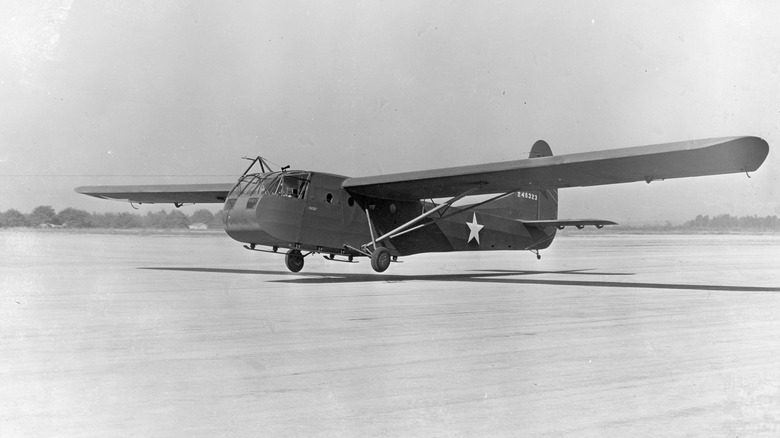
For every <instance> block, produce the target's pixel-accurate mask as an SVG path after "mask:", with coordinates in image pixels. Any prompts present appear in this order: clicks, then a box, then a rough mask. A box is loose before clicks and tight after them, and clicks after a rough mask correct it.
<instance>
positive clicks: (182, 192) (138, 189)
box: [76, 183, 235, 204]
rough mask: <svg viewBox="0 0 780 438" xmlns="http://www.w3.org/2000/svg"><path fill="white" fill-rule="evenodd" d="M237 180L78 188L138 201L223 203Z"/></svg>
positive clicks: (99, 195)
mask: <svg viewBox="0 0 780 438" xmlns="http://www.w3.org/2000/svg"><path fill="white" fill-rule="evenodd" d="M233 186H235V183H215V184H162V185H141V186H91V187H78V188H77V189H76V192H78V193H81V194H84V195H89V196H94V197H96V198H102V199H116V200H121V201H129V202H134V203H138V204H161V203H167V204H208V203H214V204H222V203H224V202H225V198H227V195H228V193H229V192H230V190H231V189H232V188H233Z"/></svg>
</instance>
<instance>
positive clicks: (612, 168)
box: [342, 137, 769, 200]
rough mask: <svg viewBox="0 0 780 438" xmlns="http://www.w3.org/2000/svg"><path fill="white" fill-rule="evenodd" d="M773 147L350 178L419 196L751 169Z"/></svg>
mask: <svg viewBox="0 0 780 438" xmlns="http://www.w3.org/2000/svg"><path fill="white" fill-rule="evenodd" d="M768 153H769V145H768V144H767V142H766V141H764V140H763V139H761V138H758V137H726V138H711V139H704V140H692V141H685V142H676V143H665V144H657V145H650V146H639V147H631V148H622V149H611V150H604V151H597V152H585V153H578V154H570V155H558V156H548V157H537V158H529V159H525V160H516V161H505V162H500V163H490V164H478V165H472V166H462V167H451V168H445V169H435V170H427V171H418V172H405V173H396V174H389V175H379V176H369V177H360V178H348V179H346V180H345V181H344V182H343V183H342V187H343V188H344V189H346V190H347V191H348V192H350V193H352V194H354V195H363V196H367V197H372V198H380V199H394V200H418V199H428V198H445V197H454V196H458V195H461V194H463V193H464V192H466V191H468V190H470V189H474V188H475V187H476V189H475V190H474V191H472V192H470V193H469V194H470V195H479V194H489V193H503V192H511V191H515V190H539V189H545V188H564V187H586V186H596V185H604V184H618V183H628V182H635V181H647V182H650V181H654V180H664V179H671V178H684V177H691V176H704V175H719V174H725V173H738V172H752V171H754V170H756V169H758V167H759V166H761V163H763V162H764V159H765V158H766V156H767V154H768Z"/></svg>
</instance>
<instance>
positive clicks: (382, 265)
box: [371, 246, 390, 272]
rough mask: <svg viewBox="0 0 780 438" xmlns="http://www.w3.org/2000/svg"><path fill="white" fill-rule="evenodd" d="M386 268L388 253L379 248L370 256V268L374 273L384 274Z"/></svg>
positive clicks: (388, 261)
mask: <svg viewBox="0 0 780 438" xmlns="http://www.w3.org/2000/svg"><path fill="white" fill-rule="evenodd" d="M388 266H390V251H389V250H388V249H387V248H385V247H383V246H380V247H379V248H377V249H376V251H374V252H373V253H372V254H371V267H372V268H374V270H375V271H376V272H385V271H386V270H387V267H388Z"/></svg>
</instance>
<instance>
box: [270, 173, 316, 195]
mask: <svg viewBox="0 0 780 438" xmlns="http://www.w3.org/2000/svg"><path fill="white" fill-rule="evenodd" d="M308 185H309V174H308V173H303V172H287V173H285V174H283V175H282V177H281V181H280V183H279V190H278V191H277V192H276V193H277V194H278V195H279V196H284V197H287V198H300V199H303V197H304V196H306V188H307V187H308Z"/></svg>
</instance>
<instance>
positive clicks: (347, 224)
mask: <svg viewBox="0 0 780 438" xmlns="http://www.w3.org/2000/svg"><path fill="white" fill-rule="evenodd" d="M768 153H769V145H768V144H767V142H766V141H764V140H763V139H761V138H758V137H728V138H712V139H703V140H692V141H684V142H675V143H665V144H657V145H649V146H639V147H631V148H622V149H610V150H603V151H597V152H585V153H576V154H569V155H560V156H553V155H552V151H551V149H550V147H549V146H548V144H547V143H546V142H544V141H541V140H540V141H537V142H536V143H534V145H533V147H532V148H531V152H530V156H529V158H528V159H523V160H515V161H505V162H498V163H489V164H478V165H471V166H462V167H451V168H444V169H434V170H427V171H417V172H406V173H396V174H389V175H377V176H368V177H359V178H349V177H346V176H341V175H334V174H330V173H323V172H316V171H306V170H289V169H288V168H283V169H282V170H279V171H271V170H270V168H269V167H268V164H267V162H266V161H265V160H264V159H263V158H261V157H257V158H255V159H254V160H253V161H252V164H251V165H250V166H249V168H248V169H247V170H246V171H245V172H244V173H243V174H242V175H241V176H240V177H239V178H238V182H231V183H224V184H221V183H219V184H172V185H137V186H92V187H79V188H77V189H76V191H77V192H78V193H82V194H85V195H89V196H94V197H98V198H103V199H115V200H125V201H129V202H132V203H138V204H152V203H172V204H174V205H176V206H177V207H179V206H181V205H183V204H190V203H220V204H224V218H225V224H224V225H225V231H226V232H227V234H228V235H229V236H230V237H231V238H233V239H235V240H237V241H239V242H243V243H245V245H244V247H245V248H247V249H250V250H254V251H265V252H270V253H275V254H283V255H285V262H286V265H287V268H288V269H289V270H290V271H292V272H298V271H300V270H301V269H302V268H303V265H304V259H305V258H306V257H307V256H310V255H313V254H321V255H323V256H324V257H325V258H326V259H327V260H332V261H341V262H355V259H356V258H360V257H366V258H368V259H370V261H371V267H372V268H373V269H374V270H375V271H376V272H383V271H385V270H386V269H387V268H388V266H389V265H390V263H391V262H393V261H397V260H398V257H403V256H409V255H413V254H419V253H427V252H448V251H486V250H487V251H491V250H492V251H505V250H523V251H531V252H533V253H534V254H536V256H537V258H539V257H540V255H539V250H542V249H545V248H547V247H549V246H550V244H551V243H552V241H553V239H554V238H555V233H556V230H558V229H562V228H564V227H567V226H574V227H577V228H583V227H585V226H595V227H597V228H602V227H603V226H605V225H615V223H614V222H611V221H607V220H601V219H559V218H558V189H563V188H567V187H587V186H597V185H605V184H619V183H629V182H635V181H646V182H648V183H650V182H651V181H658V180H665V179H671V178H684V177H695V176H706V175H718V174H727V173H739V172H741V173H749V172H753V171H755V170H756V169H758V168H759V167H760V166H761V164H762V163H763V162H764V159H765V158H766V156H767V154H768ZM255 165H259V167H260V170H261V171H260V172H251V171H252V169H253V168H254V167H255ZM474 195H487V196H482V197H481V198H487V199H484V200H480V201H479V202H474V203H471V204H468V205H458V204H456V203H457V202H458V201H461V200H462V199H464V198H467V197H469V196H474ZM472 199H473V198H472ZM436 200H438V202H437V201H436ZM281 249H285V250H286V251H280V250H281Z"/></svg>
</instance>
